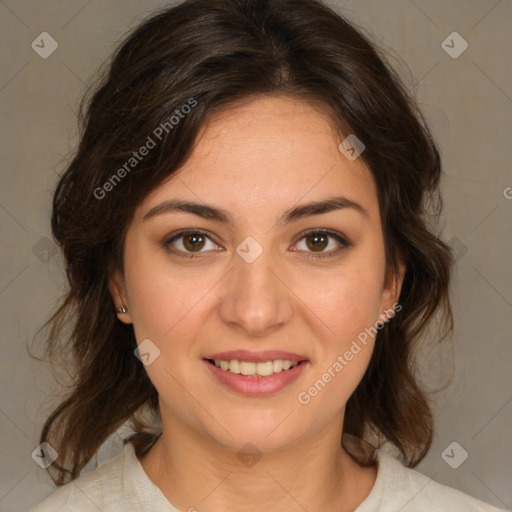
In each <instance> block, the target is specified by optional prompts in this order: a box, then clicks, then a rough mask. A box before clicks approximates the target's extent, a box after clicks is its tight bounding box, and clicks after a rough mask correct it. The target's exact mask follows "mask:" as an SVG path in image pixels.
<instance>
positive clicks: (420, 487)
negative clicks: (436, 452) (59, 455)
mask: <svg viewBox="0 0 512 512" xmlns="http://www.w3.org/2000/svg"><path fill="white" fill-rule="evenodd" d="M376 455H377V461H378V471H377V478H376V481H375V484H374V486H373V488H372V490H371V491H370V494H369V495H368V496H367V497H366V499H365V500H364V501H363V502H362V503H361V504H360V505H359V507H357V509H356V510H355V511H354V512H397V511H400V512H433V511H435V512H504V510H502V509H498V508H496V507H493V506H491V505H487V504H486V503H484V502H482V501H479V500H477V499H476V498H473V497H471V496H470V495H468V494H465V493H463V492H461V491H458V490H456V489H453V488H451V487H448V486H446V485H442V484H439V483H437V482H435V481H434V480H432V479H430V478H428V477H427V476H425V475H423V474H422V473H420V472H418V471H416V470H414V469H409V468H407V467H405V466H404V465H403V464H402V463H401V462H400V461H399V460H398V459H396V458H394V457H393V456H392V455H391V454H390V453H387V452H385V451H383V450H382V449H378V450H376ZM98 510H101V511H102V512H143V511H151V512H179V510H178V509H177V508H175V507H174V506H173V505H171V504H170V503H169V501H168V500H167V498H166V497H165V496H164V494H163V493H162V491H161V490H160V489H159V488H158V487H157V486H156V485H155V484H154V483H153V482H152V481H151V480H150V479H149V477H148V476H147V475H146V473H145V471H144V469H143V467H142V465H141V464H140V462H139V460H138V459H137V457H136V455H135V450H134V448H133V445H132V444H131V443H127V444H126V445H125V446H124V447H123V452H122V453H121V454H119V455H118V456H116V457H114V458H113V459H111V460H108V461H106V462H103V463H102V464H100V465H99V466H98V467H97V468H96V469H95V470H94V471H92V472H90V473H87V474H82V475H81V476H80V477H78V478H77V479H75V480H73V481H72V482H70V483H68V484H66V485H63V486H62V487H59V488H58V489H57V490H56V491H55V492H53V494H51V495H50V496H49V497H48V498H46V499H45V500H44V501H43V502H41V503H40V504H39V505H37V506H36V507H35V508H32V509H31V511H30V512H56V511H58V512H98Z"/></svg>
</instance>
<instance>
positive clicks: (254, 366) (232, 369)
mask: <svg viewBox="0 0 512 512" xmlns="http://www.w3.org/2000/svg"><path fill="white" fill-rule="evenodd" d="M205 361H207V362H208V363H210V364H211V365H213V366H216V367H217V368H220V369H221V370H222V371H224V372H229V373H233V374H235V375H240V376H243V377H248V378H251V377H253V378H256V377H271V376H272V375H275V374H279V373H283V372H287V371H290V370H293V368H295V367H296V366H299V365H301V364H304V363H306V362H307V359H301V360H297V359H268V360H266V361H245V360H240V359H213V358H205Z"/></svg>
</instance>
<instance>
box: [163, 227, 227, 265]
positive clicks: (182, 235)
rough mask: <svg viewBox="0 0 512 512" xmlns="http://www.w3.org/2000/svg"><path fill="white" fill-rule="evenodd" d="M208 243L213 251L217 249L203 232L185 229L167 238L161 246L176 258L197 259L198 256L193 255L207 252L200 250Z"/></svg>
mask: <svg viewBox="0 0 512 512" xmlns="http://www.w3.org/2000/svg"><path fill="white" fill-rule="evenodd" d="M208 241H209V242H210V243H211V244H212V245H213V247H212V249H213V250H215V248H216V247H218V246H217V245H216V244H215V243H214V242H213V240H212V239H211V237H210V236H209V235H208V234H207V233H206V232H205V231H202V230H199V229H185V230H182V231H179V232H178V233H175V234H173V235H172V236H171V237H170V238H167V239H166V240H165V241H164V243H163V245H164V247H166V248H168V249H169V250H170V251H172V252H173V253H175V254H177V255H178V256H183V257H185V258H197V257H198V256H196V255H195V254H194V253H201V252H207V251H203V250H202V249H203V248H204V247H205V245H207V242H208Z"/></svg>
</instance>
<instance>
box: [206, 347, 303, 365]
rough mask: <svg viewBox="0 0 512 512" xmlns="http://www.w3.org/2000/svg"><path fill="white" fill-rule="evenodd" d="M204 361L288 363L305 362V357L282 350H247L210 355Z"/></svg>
mask: <svg viewBox="0 0 512 512" xmlns="http://www.w3.org/2000/svg"><path fill="white" fill-rule="evenodd" d="M205 359H214V360H217V361H230V360H231V359H236V360H237V361H248V362H253V363H263V362H265V361H272V360H274V359H283V360H289V361H306V360H307V357H306V356H303V355H301V354H296V353H294V352H284V351H282V350H264V351H262V352H251V351H249V350H230V351H229V352H217V353H215V354H210V355H208V356H206V357H205Z"/></svg>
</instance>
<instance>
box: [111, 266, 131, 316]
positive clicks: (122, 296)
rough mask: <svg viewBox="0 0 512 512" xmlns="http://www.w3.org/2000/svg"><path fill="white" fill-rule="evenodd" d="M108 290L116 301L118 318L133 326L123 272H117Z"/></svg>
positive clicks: (115, 306)
mask: <svg viewBox="0 0 512 512" xmlns="http://www.w3.org/2000/svg"><path fill="white" fill-rule="evenodd" d="M108 289H109V291H110V295H111V297H112V300H113V301H114V309H115V312H116V314H117V317H118V318H119V320H121V322H123V323H125V324H131V323H132V319H131V316H130V313H129V308H128V299H127V294H126V287H125V284H124V279H123V276H122V275H121V272H119V271H118V270H116V271H115V272H114V274H113V275H112V277H111V278H110V281H109V285H108Z"/></svg>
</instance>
